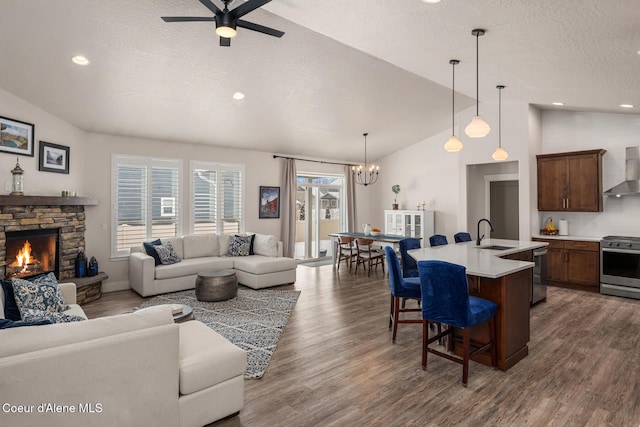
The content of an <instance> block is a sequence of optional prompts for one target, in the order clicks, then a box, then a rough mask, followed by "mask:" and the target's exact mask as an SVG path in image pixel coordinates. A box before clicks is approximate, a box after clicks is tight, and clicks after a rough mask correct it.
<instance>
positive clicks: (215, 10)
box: [200, 0, 222, 15]
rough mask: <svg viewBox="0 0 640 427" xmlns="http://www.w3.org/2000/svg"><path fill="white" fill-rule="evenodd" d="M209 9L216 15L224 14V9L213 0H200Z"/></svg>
mask: <svg viewBox="0 0 640 427" xmlns="http://www.w3.org/2000/svg"><path fill="white" fill-rule="evenodd" d="M200 3H202V4H203V5H204V6H205V7H206V8H207V9H209V10H210V11H211V12H213V13H214V14H215V15H218V14H222V11H221V10H220V9H219V8H218V6H216V5H215V4H214V3H213V2H212V1H211V0H200Z"/></svg>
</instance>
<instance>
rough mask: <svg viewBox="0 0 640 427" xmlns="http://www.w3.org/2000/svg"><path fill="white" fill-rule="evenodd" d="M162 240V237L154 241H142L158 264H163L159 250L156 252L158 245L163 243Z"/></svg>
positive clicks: (145, 248)
mask: <svg viewBox="0 0 640 427" xmlns="http://www.w3.org/2000/svg"><path fill="white" fill-rule="evenodd" d="M161 244H162V242H161V241H160V239H156V240H154V241H152V242H142V246H143V247H144V251H145V252H146V253H147V255H149V256H150V257H152V258H153V259H154V261H155V262H156V265H160V264H162V262H161V261H160V257H159V256H158V252H156V246H158V245H161Z"/></svg>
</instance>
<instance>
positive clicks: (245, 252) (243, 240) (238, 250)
mask: <svg viewBox="0 0 640 427" xmlns="http://www.w3.org/2000/svg"><path fill="white" fill-rule="evenodd" d="M254 237H255V236H254V235H253V234H252V235H250V236H240V235H238V234H236V235H235V236H233V237H231V238H230V239H229V252H227V255H229V256H249V255H251V252H252V249H253V238H254Z"/></svg>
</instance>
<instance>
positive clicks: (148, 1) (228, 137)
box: [0, 0, 640, 162]
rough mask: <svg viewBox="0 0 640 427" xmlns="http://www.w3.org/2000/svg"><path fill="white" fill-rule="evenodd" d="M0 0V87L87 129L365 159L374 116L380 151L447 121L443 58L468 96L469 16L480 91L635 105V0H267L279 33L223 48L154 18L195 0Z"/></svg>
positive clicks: (587, 106) (588, 104) (608, 106)
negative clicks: (80, 58) (85, 62)
mask: <svg viewBox="0 0 640 427" xmlns="http://www.w3.org/2000/svg"><path fill="white" fill-rule="evenodd" d="M213 1H214V2H217V4H218V5H219V6H220V7H222V3H221V2H218V0H213ZM242 2H243V0H235V1H234V2H232V3H231V5H230V8H233V7H236V6H237V5H238V4H240V3H242ZM2 6H3V7H2V12H1V16H2V18H1V19H2V24H1V25H0V55H1V57H2V58H3V60H2V68H1V71H0V88H2V89H4V90H6V91H8V92H11V93H13V94H15V95H17V96H18V97H20V98H22V99H24V100H26V101H28V102H30V103H32V104H34V105H36V106H38V107H41V108H43V109H44V110H46V111H48V112H50V113H52V114H54V115H56V116H58V117H60V118H62V119H64V120H66V121H68V122H70V123H72V124H74V125H76V126H78V127H79V128H81V129H84V130H87V131H91V132H100V133H107V134H117V135H133V136H138V137H144V138H153V139H162V140H172V141H185V142H193V143H202V144H212V145H219V146H230V147H237V148H245V149H253V150H261V151H268V152H274V153H280V154H290V155H296V156H304V157H309V158H322V159H335V160H341V161H350V162H358V161H361V157H362V148H363V140H362V136H361V135H362V133H363V132H365V131H366V132H369V134H370V136H369V138H368V149H369V156H370V158H378V157H381V156H383V155H385V154H388V153H390V152H392V151H395V150H397V149H399V148H402V147H405V146H408V145H410V144H413V143H415V142H418V141H420V140H422V139H424V138H427V137H429V136H431V135H434V134H436V133H439V132H442V131H444V130H447V129H449V128H450V126H451V90H450V87H451V86H450V85H451V66H450V65H449V59H452V58H456V59H459V60H461V61H462V62H461V64H460V65H459V66H458V67H457V69H456V89H457V91H458V92H459V94H458V95H457V97H456V103H457V105H456V106H457V107H458V108H457V109H458V110H460V109H464V108H467V107H469V106H471V105H473V104H474V102H475V91H476V84H475V81H476V80H475V60H476V56H475V55H476V50H475V49H476V39H475V38H474V37H473V36H472V35H471V30H472V29H474V28H484V29H486V30H487V33H486V35H485V36H483V37H481V38H480V40H479V42H480V99H481V100H483V99H485V100H486V99H490V98H493V97H496V90H495V86H496V84H504V85H506V86H507V87H508V88H509V92H508V97H509V99H510V100H518V101H522V102H526V103H531V104H535V105H539V106H541V107H542V108H554V107H551V103H552V102H555V101H562V102H564V103H565V107H562V108H566V109H573V110H591V111H603V112H629V113H633V114H637V112H638V109H639V107H640V79H638V76H639V75H640V54H639V53H638V51H639V50H640V25H638V22H640V6H638V3H637V0H600V1H596V0H563V1H557V0H539V1H528V0H511V1H504V0H474V1H461V0H442V1H441V2H440V3H438V4H427V3H424V2H422V1H420V0H393V1H390V0H349V1H346V0H323V1H303V0H273V1H272V2H271V3H268V4H267V5H265V6H264V7H263V8H261V9H258V10H256V11H254V12H251V13H250V14H249V15H247V16H245V17H244V19H246V20H249V21H251V22H255V23H258V24H262V25H266V26H270V27H274V28H277V29H279V30H282V31H285V33H286V34H285V35H284V36H283V37H282V38H275V37H270V36H266V35H263V34H259V33H256V32H253V31H248V30H244V29H242V28H240V29H239V31H238V35H237V37H235V38H234V39H233V40H232V43H231V47H228V48H227V47H220V46H219V45H218V38H217V37H216V35H215V33H214V29H215V27H214V25H213V24H212V23H207V22H189V23H165V22H163V21H162V20H161V19H160V17H161V16H181V15H185V16H210V12H209V11H208V9H207V8H205V7H204V6H203V5H202V4H201V3H200V2H199V1H197V0H171V1H169V0H137V1H129V0H108V1H96V0H58V1H51V0H3V5H2ZM78 54H81V55H84V56H86V57H87V58H88V59H89V60H90V61H91V64H90V65H89V66H87V67H80V66H77V65H75V64H73V63H72V62H71V57H72V56H74V55H78ZM236 91H240V92H243V93H244V94H245V95H246V96H245V98H244V99H243V100H235V99H233V98H232V95H233V93H234V92H236ZM505 95H506V93H505ZM505 97H506V96H505ZM503 99H504V98H503ZM623 103H628V104H634V105H636V108H635V109H630V110H622V109H621V108H620V107H619V105H620V104H623ZM0 115H5V116H9V117H12V116H11V111H7V109H6V108H5V107H1V106H0ZM15 118H18V117H15ZM18 119H20V118H18ZM22 119H28V118H22Z"/></svg>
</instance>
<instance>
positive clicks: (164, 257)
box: [153, 242, 182, 265]
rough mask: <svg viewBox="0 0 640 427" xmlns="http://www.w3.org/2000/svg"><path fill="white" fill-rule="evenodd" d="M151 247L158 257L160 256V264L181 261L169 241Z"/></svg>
mask: <svg viewBox="0 0 640 427" xmlns="http://www.w3.org/2000/svg"><path fill="white" fill-rule="evenodd" d="M153 248H154V249H155V250H156V252H157V253H158V257H159V258H160V262H161V263H162V265H170V264H176V263H178V262H180V261H182V260H181V259H180V257H179V256H178V254H176V251H175V250H174V249H173V245H172V244H171V242H166V243H163V244H161V245H157V246H154V247H153Z"/></svg>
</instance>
